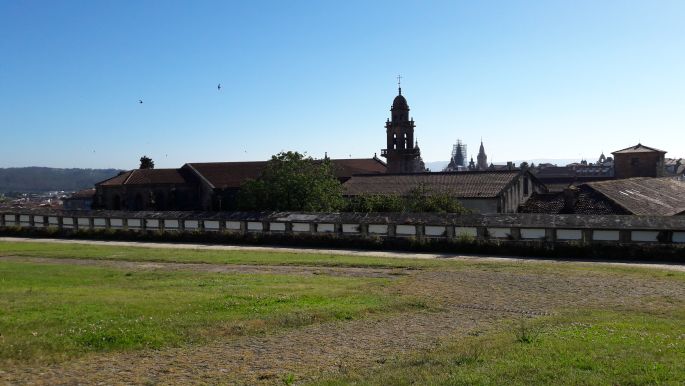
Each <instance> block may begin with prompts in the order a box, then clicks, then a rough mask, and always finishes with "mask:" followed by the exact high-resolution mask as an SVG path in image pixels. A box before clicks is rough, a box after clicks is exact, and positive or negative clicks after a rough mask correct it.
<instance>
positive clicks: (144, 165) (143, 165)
mask: <svg viewBox="0 0 685 386" xmlns="http://www.w3.org/2000/svg"><path fill="white" fill-rule="evenodd" d="M154 168H155V161H153V160H152V158H150V157H148V156H146V155H144V156H142V157H140V169H154Z"/></svg>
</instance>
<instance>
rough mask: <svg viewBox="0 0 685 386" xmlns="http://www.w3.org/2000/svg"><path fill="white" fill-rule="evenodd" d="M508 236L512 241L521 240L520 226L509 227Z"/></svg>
mask: <svg viewBox="0 0 685 386" xmlns="http://www.w3.org/2000/svg"><path fill="white" fill-rule="evenodd" d="M509 236H511V239H512V240H514V241H519V240H521V228H514V227H511V228H509Z"/></svg>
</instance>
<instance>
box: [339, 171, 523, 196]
mask: <svg viewBox="0 0 685 386" xmlns="http://www.w3.org/2000/svg"><path fill="white" fill-rule="evenodd" d="M519 174H520V171H483V172H441V173H413V174H379V175H358V176H352V178H350V179H349V180H348V181H347V182H345V183H344V184H343V188H344V192H345V193H344V194H345V195H348V196H356V195H362V194H398V195H405V194H407V193H408V192H409V191H410V190H411V189H412V188H415V187H417V186H419V185H420V184H423V185H424V186H426V187H427V188H428V189H430V190H432V191H436V192H448V193H450V194H453V195H454V196H455V197H459V198H481V197H482V198H488V197H497V196H498V195H499V193H500V192H501V191H502V190H504V188H505V187H506V186H507V185H508V184H509V183H511V182H512V181H513V180H514V179H515V178H516V177H517V176H518V175H519Z"/></svg>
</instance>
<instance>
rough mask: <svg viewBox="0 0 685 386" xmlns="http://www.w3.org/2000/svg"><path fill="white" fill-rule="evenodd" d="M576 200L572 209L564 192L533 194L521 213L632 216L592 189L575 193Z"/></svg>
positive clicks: (577, 190)
mask: <svg viewBox="0 0 685 386" xmlns="http://www.w3.org/2000/svg"><path fill="white" fill-rule="evenodd" d="M574 194H575V199H574V201H573V204H572V207H570V208H566V206H565V199H564V193H563V192H556V193H542V194H539V193H533V195H532V196H531V197H530V198H529V199H528V200H527V201H526V202H525V203H524V204H523V205H521V206H520V207H519V213H547V214H596V215H607V214H616V215H618V214H623V215H625V214H630V212H628V211H627V210H625V209H623V208H621V207H620V206H618V205H616V204H614V203H613V202H612V201H611V200H609V199H608V198H606V197H604V196H603V195H601V194H599V193H597V192H595V191H593V190H592V189H590V188H587V187H585V188H580V189H576V190H575V191H574Z"/></svg>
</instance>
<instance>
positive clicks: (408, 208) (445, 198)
mask: <svg viewBox="0 0 685 386" xmlns="http://www.w3.org/2000/svg"><path fill="white" fill-rule="evenodd" d="M404 211H405V212H413V213H423V212H437V213H462V214H463V213H469V210H468V209H466V208H464V206H463V205H462V204H461V203H460V202H459V201H458V200H457V199H456V198H454V197H453V196H452V195H450V194H449V193H448V192H438V191H434V190H431V189H429V188H427V187H426V186H425V185H418V186H417V187H415V188H413V189H411V190H410V191H409V193H408V194H407V196H406V197H405V205H404Z"/></svg>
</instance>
